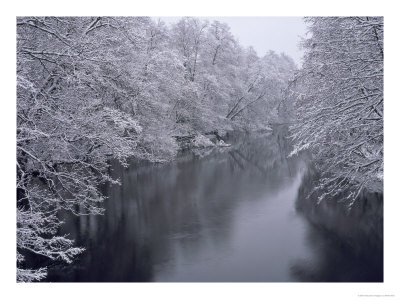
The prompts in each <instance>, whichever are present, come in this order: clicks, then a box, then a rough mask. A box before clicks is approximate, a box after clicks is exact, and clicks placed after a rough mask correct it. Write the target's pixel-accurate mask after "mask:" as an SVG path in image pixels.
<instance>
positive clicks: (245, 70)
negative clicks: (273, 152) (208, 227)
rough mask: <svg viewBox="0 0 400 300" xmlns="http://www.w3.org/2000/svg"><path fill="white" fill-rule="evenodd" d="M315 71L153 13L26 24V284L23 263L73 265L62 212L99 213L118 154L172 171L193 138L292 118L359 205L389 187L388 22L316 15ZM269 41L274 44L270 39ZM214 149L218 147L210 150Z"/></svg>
mask: <svg viewBox="0 0 400 300" xmlns="http://www.w3.org/2000/svg"><path fill="white" fill-rule="evenodd" d="M306 22H307V23H308V24H309V35H308V36H307V38H306V39H305V40H304V41H303V47H304V49H305V56H304V63H303V66H302V67H301V68H300V69H297V67H296V65H295V63H294V62H293V60H292V59H291V58H290V57H288V56H286V55H285V54H279V55H278V54H276V53H274V52H269V53H266V54H265V55H264V56H262V57H259V56H258V55H257V53H256V52H255V51H254V50H253V49H252V48H247V49H245V48H243V47H242V46H241V45H240V44H239V43H238V41H237V40H236V39H235V37H234V36H233V35H232V33H231V32H230V28H229V27H228V26H227V25H226V24H223V23H220V22H217V21H213V22H208V21H204V20H200V19H197V18H182V19H181V20H180V21H179V22H177V23H176V24H172V25H170V26H167V25H166V24H164V23H163V22H161V21H155V20H153V19H151V18H147V17H129V18H126V17H124V18H122V17H121V18H120V17H83V18H82V17H79V18H71V17H68V18H65V17H61V18H57V17H23V18H17V280H18V281H36V280H41V279H43V278H44V277H45V276H46V273H47V270H46V268H40V269H33V268H31V267H30V266H29V264H27V263H26V259H25V258H26V257H27V256H28V255H29V256H32V255H37V256H39V257H46V258H47V259H50V260H63V261H65V262H72V260H73V259H74V257H76V256H77V255H79V254H80V253H81V252H82V251H84V249H83V248H80V247H79V245H74V243H73V241H72V240H70V239H69V238H68V237H67V236H58V235H57V231H58V229H59V227H60V225H61V224H62V220H60V218H59V214H58V213H59V212H60V211H68V212H70V213H73V214H75V215H87V214H101V213H103V209H102V206H101V203H102V201H103V200H104V196H103V195H102V193H101V192H100V190H99V185H100V184H102V183H106V182H109V183H115V184H118V181H117V180H115V179H112V178H111V177H110V175H109V172H108V167H109V164H110V160H111V159H116V160H118V161H119V162H120V163H121V164H122V165H124V166H127V165H128V164H129V161H130V160H131V159H137V160H148V161H150V162H168V161H171V160H173V159H174V157H175V156H176V155H177V153H178V151H179V149H180V148H181V147H182V141H183V140H185V141H188V143H189V146H190V147H204V146H208V145H212V144H213V143H212V142H211V141H210V140H209V139H208V138H207V137H206V136H207V135H208V136H209V135H210V133H211V134H214V135H216V136H217V137H218V139H219V138H220V137H221V136H224V134H225V133H226V132H228V131H245V132H251V131H265V130H269V127H270V125H271V124H275V123H280V124H282V123H291V124H292V126H291V137H290V138H291V139H293V140H294V142H295V148H294V150H293V152H292V153H291V155H297V153H299V152H301V151H303V150H306V149H308V151H311V153H312V154H313V157H314V159H315V163H316V165H317V167H318V168H319V170H320V171H321V180H320V181H319V183H318V185H317V186H316V188H317V189H321V190H323V193H322V194H321V197H320V199H321V200H322V199H323V198H325V197H327V196H333V195H338V194H340V195H344V196H343V197H346V198H348V199H349V201H350V204H351V203H353V202H354V200H355V199H356V198H357V197H358V196H359V194H360V193H361V191H363V190H364V189H367V190H371V191H375V192H381V191H382V181H383V18H368V17H367V18H365V17H363V18H361V17H360V18H358V17H357V18H307V19H306ZM260 38H265V39H267V38H268V37H260ZM210 143H211V144H210Z"/></svg>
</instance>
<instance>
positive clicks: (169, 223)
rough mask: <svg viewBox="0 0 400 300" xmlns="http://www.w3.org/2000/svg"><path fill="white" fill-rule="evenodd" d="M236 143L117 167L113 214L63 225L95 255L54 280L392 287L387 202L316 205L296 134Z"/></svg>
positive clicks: (61, 269)
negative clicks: (296, 151)
mask: <svg viewBox="0 0 400 300" xmlns="http://www.w3.org/2000/svg"><path fill="white" fill-rule="evenodd" d="M227 142H228V143H231V144H232V146H231V147H226V148H219V149H209V150H202V151H200V150H199V151H195V152H187V153H185V154H182V155H180V156H179V157H178V158H177V160H176V161H174V162H171V163H168V164H151V163H143V162H142V163H132V164H131V165H130V167H129V168H127V169H124V168H123V167H121V166H120V165H119V164H118V163H113V164H112V170H111V174H112V176H113V177H114V178H116V177H119V178H120V180H121V185H107V186H105V187H103V192H104V193H105V194H106V195H107V196H108V197H109V198H108V199H107V200H106V201H105V202H104V207H105V209H106V210H105V214H104V215H102V216H82V217H79V218H76V217H72V216H66V223H65V224H64V226H63V227H62V231H61V233H62V234H65V233H69V234H70V237H71V238H73V239H74V240H75V242H76V244H77V245H79V246H83V247H85V248H86V251H85V252H84V253H83V254H81V255H80V256H79V257H78V258H77V259H76V260H75V261H74V263H72V264H70V265H68V264H64V263H58V262H56V263H53V265H52V266H50V268H49V276H48V278H47V279H46V281H54V282H57V281H62V282H68V281H78V282H93V281H97V282H138V281H139V282H142V281H158V282H295V281H327V282H329V281H350V282H357V281H361V282H364V281H377V282H380V281H382V280H383V217H382V207H383V204H382V199H381V197H379V196H377V197H375V198H372V199H369V200H368V201H367V200H366V201H364V202H362V203H360V204H358V205H356V206H355V207H354V208H353V209H352V210H351V211H348V210H347V209H345V208H344V207H343V206H341V205H339V204H335V203H330V202H327V203H323V204H321V205H319V206H316V205H315V204H314V203H312V202H311V201H310V200H306V199H305V195H304V193H303V192H302V191H303V190H304V187H307V185H309V184H311V181H310V180H309V179H308V176H307V174H308V173H309V172H308V167H307V166H308V164H309V162H308V159H307V158H306V157H292V158H287V154H288V152H289V151H290V145H289V143H288V141H287V139H286V131H285V130H284V129H279V128H277V129H275V130H274V131H273V132H272V133H269V134H256V135H250V136H248V135H244V134H241V135H239V134H235V135H232V134H231V135H230V136H229V137H228V140H227ZM299 193H300V194H299Z"/></svg>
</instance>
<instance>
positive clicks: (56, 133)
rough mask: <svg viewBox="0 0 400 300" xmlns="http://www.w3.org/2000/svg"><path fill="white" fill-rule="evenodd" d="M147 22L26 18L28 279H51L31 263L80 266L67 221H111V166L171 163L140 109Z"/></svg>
mask: <svg viewBox="0 0 400 300" xmlns="http://www.w3.org/2000/svg"><path fill="white" fill-rule="evenodd" d="M142 24H148V19H143V18H127V19H115V18H53V17H24V18H18V19H17V251H18V254H17V265H18V269H17V280H18V281H33V280H40V279H42V278H43V277H44V276H45V275H46V268H45V267H44V268H39V269H31V268H29V266H27V265H26V262H25V261H24V258H25V257H26V255H39V256H42V257H47V258H48V259H52V260H54V259H61V260H64V261H66V262H71V261H72V259H73V258H74V257H75V256H76V255H77V254H79V253H80V252H82V251H83V249H82V248H79V247H74V245H73V241H72V240H70V239H68V237H67V236H57V230H58V228H59V226H60V225H61V224H62V220H60V219H59V218H58V214H57V213H58V212H59V211H60V210H66V211H70V212H71V213H74V214H76V215H82V214H99V213H102V211H103V210H102V208H101V207H100V205H99V204H100V203H101V202H102V201H103V199H104V196H103V195H102V194H101V192H100V191H99V189H98V185H99V184H101V183H104V182H114V183H115V182H116V181H115V180H113V179H112V178H110V177H109V175H108V166H109V162H108V161H109V159H110V158H115V159H117V160H119V161H120V162H121V163H122V164H126V163H127V159H128V158H129V157H137V158H143V159H148V160H152V161H159V160H162V157H160V156H159V155H157V153H155V151H153V150H154V149H153V148H152V146H153V144H152V145H144V144H143V143H141V140H142V131H143V129H142V126H140V125H139V118H138V116H137V112H136V108H135V105H136V103H135V102H134V101H135V97H134V95H135V92H136V89H137V86H138V85H135V82H138V80H137V79H136V78H134V75H135V72H134V69H133V68H135V62H134V61H133V62H132V57H131V60H129V59H128V57H129V56H131V55H134V54H135V53H137V52H138V48H139V47H140V46H141V44H142V45H145V42H146V41H145V40H144V36H143V35H141V33H145V31H143V27H144V26H142ZM139 25H140V26H139ZM135 51H136V52H135ZM132 75H133V76H132ZM117 78H118V80H116V79H117ZM132 79H136V81H134V80H132ZM139 104H140V103H139ZM132 105H133V106H132ZM127 107H129V108H132V110H130V109H128V108H127ZM172 146H173V147H175V145H172Z"/></svg>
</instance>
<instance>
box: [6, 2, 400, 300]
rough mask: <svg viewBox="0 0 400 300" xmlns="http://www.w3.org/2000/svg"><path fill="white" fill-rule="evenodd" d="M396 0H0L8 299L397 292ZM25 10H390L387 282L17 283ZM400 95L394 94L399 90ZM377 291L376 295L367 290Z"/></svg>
mask: <svg viewBox="0 0 400 300" xmlns="http://www.w3.org/2000/svg"><path fill="white" fill-rule="evenodd" d="M394 3H395V1H379V2H377V1H366V0H364V1H349V0H346V1H342V0H336V1H329V2H328V1H304V0H303V1H301V0H300V1H282V0H280V1H273V2H272V1H265V0H264V1H254V0H246V1H238V2H234V1H228V0H224V1H217V0H198V1H189V0H174V1H171V0H164V1H162V0H160V1H149V0H142V1H134V0H130V1H116V0H114V1H99V0H98V1H85V2H84V1H82V0H80V1H76V0H68V1H54V0H52V1H37V0H31V1H15V2H14V3H13V4H9V5H8V6H7V7H4V6H5V2H3V3H2V6H3V9H2V17H1V20H0V21H1V27H0V29H1V35H0V37H1V47H0V50H1V57H2V64H1V69H2V70H1V71H2V72H1V81H0V82H1V87H2V92H1V94H0V95H1V97H0V101H1V108H2V109H1V110H0V111H1V118H0V119H1V124H0V128H1V137H0V138H1V147H0V148H1V154H2V156H1V157H2V158H3V161H2V165H3V168H2V170H1V172H0V174H1V175H0V176H1V178H0V182H1V187H2V195H1V196H2V197H1V198H0V199H1V200H2V206H1V211H2V212H3V213H2V214H1V218H0V220H1V223H0V229H1V247H0V250H1V252H0V255H1V256H0V257H1V258H2V263H1V278H0V284H1V289H2V290H1V294H2V295H3V296H5V297H4V298H3V297H2V298H3V299H50V298H52V299H56V300H58V299H71V298H74V299H75V298H77V299H81V298H91V299H99V298H100V299H109V298H114V299H120V298H136V299H152V298H154V299H164V298H166V297H167V298H169V297H171V298H174V299H210V298H211V299H231V298H234V299H299V298H300V299H335V300H336V299H362V298H364V297H360V296H359V295H395V297H379V298H391V299H398V298H400V290H399V287H398V286H396V284H397V283H398V282H399V280H398V278H399V276H398V275H396V274H397V273H398V272H397V267H398V266H400V264H399V259H398V256H399V253H400V251H399V245H398V241H397V240H398V234H396V229H397V228H399V226H398V225H399V224H398V219H399V218H398V214H399V209H398V208H399V207H398V202H399V201H400V199H399V197H398V196H397V193H398V191H397V190H396V184H397V185H398V183H397V177H398V176H396V175H397V174H398V172H399V164H398V156H399V153H398V152H399V149H400V147H399V145H398V137H399V134H398V133H397V129H400V125H399V122H397V120H396V117H397V118H398V114H399V111H400V110H399V101H400V100H399V97H398V96H397V93H396V92H397V89H396V87H397V85H398V83H397V80H396V79H397V78H398V77H399V76H398V75H397V72H398V70H400V68H399V65H398V61H399V57H398V56H399V53H400V51H399V50H400V49H399V47H398V42H397V38H398V28H400V26H399V24H398V15H397V13H398V10H396V9H395V8H396V7H395V4H394ZM21 15H60V16H84V15H151V16H184V15H197V16H299V15H323V16H329V15H379V16H381V15H383V16H384V17H385V30H384V34H385V102H384V103H385V104H384V112H385V178H384V184H385V195H384V201H385V202H384V203H385V204H384V206H385V216H384V219H385V220H384V221H385V278H384V283H356V284H354V283H239V284H237V283H235V284H233V283H209V284H202V283H178V284H163V283H144V284H140V283H127V284H77V283H74V284H47V283H39V284H16V283H15V213H14V212H15V122H16V121H15V115H16V111H15V66H16V55H15V39H16V35H15V17H16V16H21ZM396 96H397V97H396ZM368 298H369V299H371V298H376V297H368Z"/></svg>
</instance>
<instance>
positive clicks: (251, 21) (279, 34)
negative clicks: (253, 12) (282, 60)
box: [156, 17, 306, 65]
mask: <svg viewBox="0 0 400 300" xmlns="http://www.w3.org/2000/svg"><path fill="white" fill-rule="evenodd" d="M156 18H158V17H156ZM160 18H161V19H162V20H163V21H165V22H166V23H167V24H170V23H174V22H177V21H178V20H179V19H180V17H160ZM202 18H203V17H202ZM204 18H206V19H209V20H218V21H220V22H224V23H227V24H228V25H229V27H230V28H231V32H232V34H233V35H234V36H235V37H236V38H237V39H238V40H239V41H240V44H241V45H242V46H244V47H248V46H253V48H254V49H255V50H256V51H257V53H258V55H259V56H263V55H264V54H265V53H266V52H267V51H269V50H274V51H275V52H277V53H281V52H285V53H286V54H287V55H289V56H290V57H292V58H293V60H294V61H295V62H296V63H297V64H298V65H299V64H300V59H301V56H302V52H301V50H299V48H298V44H299V41H300V36H304V35H305V32H306V26H305V24H304V22H303V20H302V18H301V17H204Z"/></svg>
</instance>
